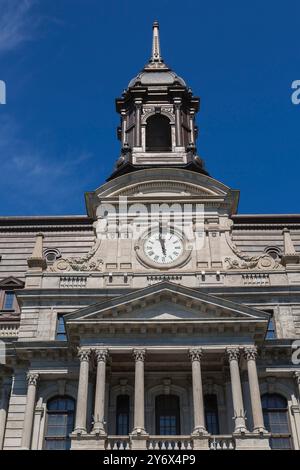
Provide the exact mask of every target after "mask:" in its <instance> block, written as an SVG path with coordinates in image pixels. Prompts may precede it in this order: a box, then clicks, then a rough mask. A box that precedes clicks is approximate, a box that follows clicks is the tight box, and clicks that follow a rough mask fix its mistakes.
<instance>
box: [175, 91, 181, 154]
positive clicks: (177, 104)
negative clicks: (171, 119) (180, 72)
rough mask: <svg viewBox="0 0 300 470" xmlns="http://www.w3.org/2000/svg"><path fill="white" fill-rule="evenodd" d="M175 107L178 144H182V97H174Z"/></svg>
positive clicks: (179, 145)
mask: <svg viewBox="0 0 300 470" xmlns="http://www.w3.org/2000/svg"><path fill="white" fill-rule="evenodd" d="M174 108H175V130H176V146H177V147H181V146H182V135H181V111H180V108H181V98H175V99H174Z"/></svg>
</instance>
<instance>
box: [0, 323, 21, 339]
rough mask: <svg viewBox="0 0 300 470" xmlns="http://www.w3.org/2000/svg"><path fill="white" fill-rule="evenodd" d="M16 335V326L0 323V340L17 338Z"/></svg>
mask: <svg viewBox="0 0 300 470" xmlns="http://www.w3.org/2000/svg"><path fill="white" fill-rule="evenodd" d="M18 333H19V325H18V324H11V323H0V338H17V336H18Z"/></svg>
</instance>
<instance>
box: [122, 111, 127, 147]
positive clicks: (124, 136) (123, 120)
mask: <svg viewBox="0 0 300 470" xmlns="http://www.w3.org/2000/svg"><path fill="white" fill-rule="evenodd" d="M121 116H122V137H121V139H122V147H124V145H125V144H126V143H127V136H126V110H125V109H122V110H121Z"/></svg>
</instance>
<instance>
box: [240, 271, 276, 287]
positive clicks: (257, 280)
mask: <svg viewBox="0 0 300 470" xmlns="http://www.w3.org/2000/svg"><path fill="white" fill-rule="evenodd" d="M242 278H243V282H244V285H249V286H268V285H270V276H269V274H266V273H245V274H243V275H242Z"/></svg>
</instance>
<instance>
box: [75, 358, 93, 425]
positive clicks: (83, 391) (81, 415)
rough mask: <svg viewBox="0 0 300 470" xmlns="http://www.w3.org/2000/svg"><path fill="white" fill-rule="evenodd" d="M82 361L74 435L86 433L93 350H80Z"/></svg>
mask: <svg viewBox="0 0 300 470" xmlns="http://www.w3.org/2000/svg"><path fill="white" fill-rule="evenodd" d="M78 356H79V359H80V369H79V383H78V392H77V406H76V422H75V430H74V434H82V433H86V415H87V401H88V386H89V363H90V356H91V350H90V349H80V350H79V352H78Z"/></svg>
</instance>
